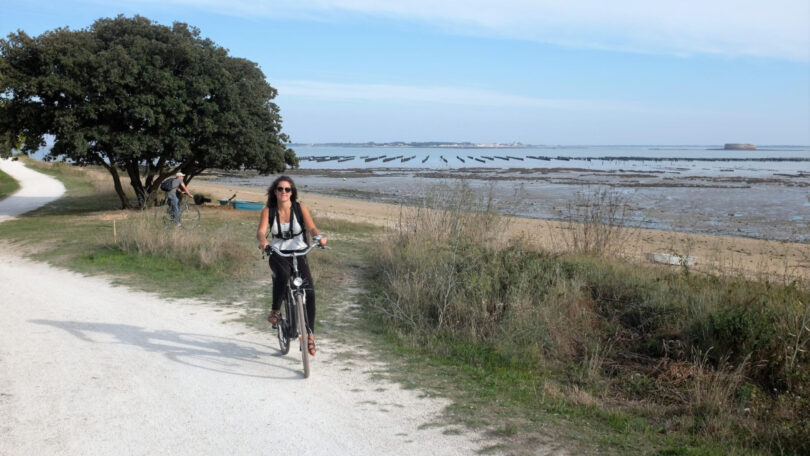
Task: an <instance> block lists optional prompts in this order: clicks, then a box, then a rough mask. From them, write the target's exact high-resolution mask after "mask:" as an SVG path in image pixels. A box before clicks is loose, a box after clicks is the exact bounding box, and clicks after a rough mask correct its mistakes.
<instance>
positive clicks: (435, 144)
mask: <svg viewBox="0 0 810 456" xmlns="http://www.w3.org/2000/svg"><path fill="white" fill-rule="evenodd" d="M290 145H291V146H293V147H295V146H325V147H413V148H420V149H424V148H437V149H525V148H530V147H535V146H532V145H530V144H523V143H519V142H513V143H472V142H449V141H419V142H408V141H394V142H383V143H378V142H373V141H370V142H364V143H293V144H290Z"/></svg>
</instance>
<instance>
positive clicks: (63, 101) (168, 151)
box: [0, 16, 297, 207]
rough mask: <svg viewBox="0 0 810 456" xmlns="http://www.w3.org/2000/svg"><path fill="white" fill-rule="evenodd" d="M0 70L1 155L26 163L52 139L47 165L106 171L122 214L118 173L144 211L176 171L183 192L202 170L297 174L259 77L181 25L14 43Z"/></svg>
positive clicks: (146, 23) (127, 24)
mask: <svg viewBox="0 0 810 456" xmlns="http://www.w3.org/2000/svg"><path fill="white" fill-rule="evenodd" d="M0 70H1V71H0V74H1V75H2V77H1V78H0V94H2V98H0V99H2V100H4V102H3V103H2V104H0V132H2V134H3V136H4V139H3V141H4V144H5V149H8V148H9V147H10V144H13V143H14V142H15V141H19V140H20V139H22V141H23V144H22V150H23V151H24V152H33V151H36V150H37V149H39V148H40V147H42V146H43V145H44V137H45V135H53V137H54V139H55V142H54V147H53V149H52V151H51V152H50V154H49V155H48V158H50V159H58V158H62V159H69V160H71V161H73V162H76V163H78V164H96V165H101V166H104V167H106V168H107V170H108V171H109V172H110V173H111V175H112V177H113V180H114V183H115V188H116V192H117V193H118V196H119V198H120V199H121V202H122V205H123V206H125V207H126V206H128V205H129V202H128V199H127V196H126V194H125V193H124V191H123V188H122V184H121V182H120V180H121V176H119V169H120V170H122V171H123V172H125V173H126V176H127V177H128V178H129V181H130V184H131V185H132V187H133V190H134V191H135V194H136V195H137V196H138V199H139V201H140V202H141V203H142V202H143V199H144V198H145V197H146V196H147V195H149V194H151V193H153V192H155V191H156V189H157V186H158V185H159V184H160V182H161V181H162V180H163V179H164V178H165V177H166V176H168V175H170V174H171V173H173V172H175V171H176V170H182V171H183V172H184V173H186V174H187V178H186V180H187V182H188V181H190V180H191V179H192V178H193V177H194V176H195V175H197V174H199V173H200V172H202V171H203V170H205V169H206V168H210V167H217V168H249V169H256V170H258V171H260V172H262V173H269V172H277V171H281V170H283V169H284V168H285V166H287V165H289V166H297V159H296V157H295V154H294V152H293V151H292V150H291V149H288V148H287V147H286V146H285V142H287V141H288V138H287V136H286V135H285V134H283V133H281V116H280V113H279V108H278V106H277V105H276V104H274V103H273V102H272V100H273V99H274V98H275V96H276V94H277V92H276V90H275V89H274V88H273V87H271V86H270V85H269V84H268V83H267V82H266V80H265V77H264V74H263V73H262V71H261V70H260V69H259V68H258V66H257V65H256V64H255V63H254V62H251V61H249V60H246V59H241V58H236V57H230V56H229V55H228V52H227V50H225V49H223V48H221V47H219V46H217V45H216V44H214V43H213V42H212V41H210V40H208V39H203V38H201V37H200V32H199V30H198V29H196V28H194V27H190V26H188V25H186V24H184V23H179V22H178V23H174V24H173V25H172V27H167V26H163V25H159V24H156V23H154V22H152V21H150V20H149V19H146V18H143V17H140V16H134V17H132V18H127V17H124V16H118V17H116V18H114V19H109V18H104V19H99V20H97V21H96V22H95V23H94V24H93V25H92V26H90V27H89V28H87V29H82V30H78V31H73V30H69V29H56V30H51V31H47V32H45V33H43V34H41V35H39V36H36V37H31V36H28V35H27V34H26V33H25V32H22V31H21V32H18V33H13V34H10V35H9V36H8V37H7V38H6V39H4V40H0ZM142 174H143V175H142Z"/></svg>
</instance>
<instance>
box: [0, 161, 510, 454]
mask: <svg viewBox="0 0 810 456" xmlns="http://www.w3.org/2000/svg"><path fill="white" fill-rule="evenodd" d="M0 166H2V169H3V170H4V171H6V172H7V173H9V174H11V175H12V176H14V177H15V178H16V179H18V180H20V181H21V184H22V189H21V191H20V192H19V193H18V194H15V195H13V196H11V197H9V198H7V199H6V200H4V201H0V217H5V218H6V219H7V218H8V217H9V216H13V215H18V214H20V213H23V212H25V211H26V210H30V209H32V208H33V207H35V206H36V205H38V204H43V203H44V202H47V201H48V200H52V199H54V198H56V197H58V196H59V195H61V193H62V192H63V191H64V189H63V188H61V185H60V186H58V187H57V186H56V185H54V184H53V182H51V181H52V179H51V178H46V177H45V176H43V175H41V174H38V173H33V172H31V171H30V170H27V169H26V168H24V167H22V166H21V165H19V163H16V162H8V161H1V162H0ZM45 189H49V190H48V191H46V190H45ZM29 192H33V193H29ZM0 241H2V240H0ZM9 250H10V249H9V248H8V247H7V245H6V247H3V243H2V242H0V309H2V312H0V417H2V418H0V455H4V456H16V455H21V456H22V455H26V456H27V455H35V454H42V455H46V454H47V455H50V454H59V455H83V456H84V455H161V454H167V455H186V454H188V455H209V454H210V455H223V454H237V455H270V454H274V455H275V454H291V455H375V456H377V455H420V456H423V455H425V454H430V455H431V456H438V455H467V454H475V452H476V451H477V450H479V449H481V448H483V447H486V446H488V445H491V444H492V443H495V442H488V441H486V440H485V439H483V438H482V437H480V436H477V435H473V434H469V433H461V434H458V435H446V434H445V433H444V432H443V431H444V430H445V428H442V427H435V426H431V424H434V423H436V422H437V421H438V422H441V421H440V416H441V415H440V413H441V410H442V408H443V407H444V406H445V405H446V403H444V402H443V401H441V400H437V399H431V398H424V397H420V396H421V394H420V392H418V391H410V390H403V389H401V388H400V387H398V386H397V385H395V384H392V383H389V382H386V381H382V380H375V379H373V378H372V375H373V372H374V371H375V370H378V369H379V368H380V366H378V365H375V364H373V363H372V362H370V361H363V360H354V361H353V362H351V363H348V362H345V361H344V360H342V359H339V358H338V357H337V356H336V354H335V353H334V352H335V351H337V350H338V347H336V344H334V343H330V341H328V340H326V339H323V338H321V342H320V344H319V349H320V350H319V352H318V355H317V357H316V358H315V361H314V364H313V376H312V377H311V378H310V379H304V378H303V375H302V372H301V363H300V358H299V357H298V356H297V351H296V350H295V349H293V350H292V351H291V353H290V355H288V356H279V354H278V351H277V350H276V344H275V343H274V342H275V341H273V340H271V339H270V337H269V336H268V334H267V333H264V332H260V331H257V330H254V329H251V328H249V327H247V326H245V325H243V324H241V323H238V322H234V321H233V320H234V319H235V318H237V317H238V316H239V314H240V310H239V309H237V308H232V307H230V306H226V305H220V306H215V305H210V304H202V303H198V302H193V301H190V300H189V301H165V300H163V299H161V298H159V297H158V296H155V295H151V294H147V293H142V292H136V291H132V290H129V289H126V288H123V287H116V286H112V285H110V284H109V283H108V282H106V281H105V280H103V279H99V278H93V277H84V276H81V275H78V274H76V273H73V272H69V271H64V270H60V269H56V268H54V267H51V266H49V265H46V264H42V263H36V262H32V261H29V260H27V259H23V258H20V257H18V256H16V255H14V254H12V253H11V252H9ZM343 348H345V347H343ZM450 434H455V431H454V432H453V433H450Z"/></svg>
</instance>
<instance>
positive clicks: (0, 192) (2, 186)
mask: <svg viewBox="0 0 810 456" xmlns="http://www.w3.org/2000/svg"><path fill="white" fill-rule="evenodd" d="M19 189H20V184H18V183H17V181H16V180H14V178H13V177H11V176H9V175H8V174H6V173H4V172H3V171H0V199H3V198H5V197H7V196H8V195H11V194H12V193H14V192H16V191H17V190H19Z"/></svg>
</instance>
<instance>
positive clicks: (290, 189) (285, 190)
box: [276, 186, 292, 193]
mask: <svg viewBox="0 0 810 456" xmlns="http://www.w3.org/2000/svg"><path fill="white" fill-rule="evenodd" d="M276 191H277V192H281V193H285V192H286V193H292V187H281V186H278V187H276Z"/></svg>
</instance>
